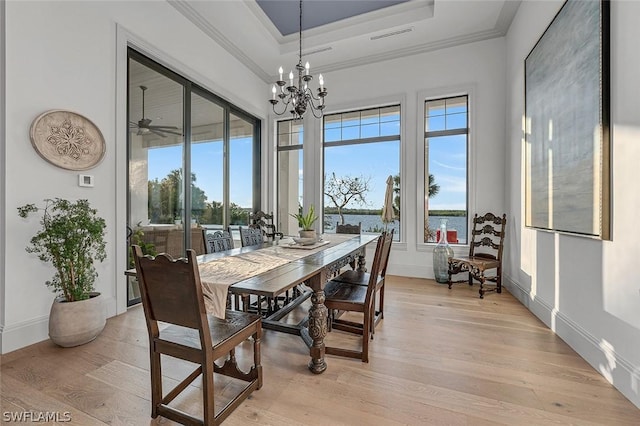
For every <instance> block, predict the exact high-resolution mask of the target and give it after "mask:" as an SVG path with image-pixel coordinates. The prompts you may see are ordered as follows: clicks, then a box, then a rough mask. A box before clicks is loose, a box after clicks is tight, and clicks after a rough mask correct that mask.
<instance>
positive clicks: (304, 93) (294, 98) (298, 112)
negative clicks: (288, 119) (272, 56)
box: [269, 0, 327, 119]
mask: <svg viewBox="0 0 640 426" xmlns="http://www.w3.org/2000/svg"><path fill="white" fill-rule="evenodd" d="M299 36H300V50H299V53H298V65H296V70H297V72H298V77H297V80H298V81H297V83H298V85H297V86H296V85H295V84H294V75H293V70H292V71H290V72H289V82H286V81H284V80H283V79H282V67H280V69H278V73H279V74H280V79H279V80H278V81H276V84H274V85H273V87H272V88H271V99H269V102H271V105H272V106H273V112H274V113H276V114H277V115H282V114H284V113H285V112H287V110H288V109H289V106H291V110H290V111H291V114H292V115H293V118H294V119H300V118H302V117H303V115H304V113H305V112H306V111H307V109H309V110H311V112H312V113H313V116H314V117H315V118H320V117H322V110H323V109H324V97H325V96H327V88H326V87H324V79H323V78H322V74H320V75H319V76H318V83H319V84H320V87H319V88H318V95H317V96H316V95H314V94H313V91H312V90H311V89H310V88H309V82H310V81H311V80H312V79H313V76H312V75H311V74H309V62H307V63H306V64H305V65H304V66H303V65H302V0H300V32H299ZM276 85H277V86H278V87H276ZM285 86H286V87H285ZM278 88H279V90H278ZM280 101H282V104H283V105H284V108H282V111H280V112H278V111H277V110H276V105H278V104H279V103H280Z"/></svg>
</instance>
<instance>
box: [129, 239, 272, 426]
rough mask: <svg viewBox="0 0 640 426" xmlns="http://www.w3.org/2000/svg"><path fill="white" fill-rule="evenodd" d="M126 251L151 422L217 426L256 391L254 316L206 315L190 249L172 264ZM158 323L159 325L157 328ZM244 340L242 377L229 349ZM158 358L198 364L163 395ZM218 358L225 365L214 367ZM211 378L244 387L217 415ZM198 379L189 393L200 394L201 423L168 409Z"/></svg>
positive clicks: (258, 329) (258, 324)
mask: <svg viewBox="0 0 640 426" xmlns="http://www.w3.org/2000/svg"><path fill="white" fill-rule="evenodd" d="M132 247H133V251H134V253H135V256H134V259H135V264H136V273H137V277H138V282H139V283H140V293H141V298H142V306H143V308H144V315H145V319H146V322H147V330H148V332H149V350H150V358H151V362H150V365H151V417H153V418H156V417H158V416H162V417H166V418H168V419H170V420H173V421H176V422H179V423H181V424H188V425H218V424H220V423H222V421H223V420H224V419H225V418H227V416H229V414H231V413H232V411H233V410H235V409H236V407H238V406H239V405H240V404H241V403H242V401H244V400H245V399H246V398H247V397H248V396H249V395H250V394H251V393H252V392H253V391H254V390H257V389H260V388H261V387H262V366H261V364H260V339H261V338H262V321H261V319H260V317H259V316H257V315H253V314H248V313H244V312H236V311H227V312H226V319H220V318H216V317H214V316H212V315H208V314H207V312H206V310H205V307H204V299H203V295H202V287H201V283H200V274H199V272H198V265H197V262H196V255H195V252H194V251H193V250H191V249H189V250H187V258H186V259H178V260H173V259H172V258H171V256H169V255H166V254H160V255H158V256H156V257H155V258H152V257H150V256H144V255H143V254H142V250H141V249H140V246H137V245H133V246H132ZM158 322H162V323H163V327H162V328H160V327H159V325H158ZM167 324H169V325H168V326H166V325H167ZM165 326H166V327H165ZM249 338H251V339H252V340H253V365H252V367H251V369H250V370H249V371H248V372H243V371H241V370H240V369H239V368H238V365H237V363H236V358H235V348H236V346H238V345H240V344H242V343H243V342H245V341H246V340H247V339H249ZM161 355H165V356H171V357H174V358H179V359H182V360H186V361H189V362H192V363H194V364H198V367H197V368H196V369H195V370H194V371H193V372H192V373H191V374H190V375H189V376H187V377H186V378H185V379H184V380H183V381H181V382H180V383H179V384H178V385H177V386H175V387H174V388H173V389H171V390H169V392H167V393H166V394H164V393H163V390H162V381H163V376H162V364H161ZM222 357H225V362H224V364H223V365H222V366H220V365H218V364H216V363H215V361H216V360H217V359H219V358H222ZM214 373H216V374H222V375H225V376H229V377H233V378H235V379H238V380H239V381H244V382H246V383H245V384H244V387H243V388H242V390H240V391H239V392H237V393H235V394H234V395H233V396H232V399H231V400H230V401H229V402H228V403H226V404H225V406H224V407H223V408H222V409H221V410H220V411H219V412H217V413H216V412H215V406H214V399H215V396H214V390H215V388H214ZM200 375H202V385H201V387H202V389H198V388H196V387H194V388H193V391H194V392H196V393H200V392H202V396H203V406H204V407H203V412H204V415H203V419H198V418H196V417H194V416H192V415H191V414H188V413H185V412H184V411H181V410H179V409H177V408H175V407H174V406H170V405H169V404H170V403H171V402H172V401H173V400H174V399H175V398H176V397H177V396H178V395H180V394H181V393H182V392H183V391H184V390H185V389H187V387H188V386H189V384H191V383H192V382H193V381H194V380H195V379H196V378H197V377H198V376H200ZM225 393H226V390H225Z"/></svg>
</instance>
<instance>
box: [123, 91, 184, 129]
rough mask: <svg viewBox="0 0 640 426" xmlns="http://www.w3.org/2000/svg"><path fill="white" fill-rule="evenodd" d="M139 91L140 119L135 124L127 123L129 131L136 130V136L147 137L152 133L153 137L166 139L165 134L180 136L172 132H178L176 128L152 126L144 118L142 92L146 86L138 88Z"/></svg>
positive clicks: (148, 119) (147, 119)
mask: <svg viewBox="0 0 640 426" xmlns="http://www.w3.org/2000/svg"><path fill="white" fill-rule="evenodd" d="M140 90H142V119H140V121H138V122H137V123H134V122H133V121H130V122H129V125H130V127H131V129H138V133H137V135H138V136H142V135H148V134H149V133H153V134H155V135H158V136H161V137H163V138H166V137H167V135H166V133H170V134H172V135H177V136H182V133H179V132H174V131H173V130H178V128H177V127H176V126H152V125H151V121H152V120H151V119H150V118H146V117H145V116H144V92H145V91H146V90H147V86H140Z"/></svg>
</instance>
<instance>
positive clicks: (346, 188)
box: [323, 105, 400, 239]
mask: <svg viewBox="0 0 640 426" xmlns="http://www.w3.org/2000/svg"><path fill="white" fill-rule="evenodd" d="M389 176H392V178H393V182H394V200H393V204H394V211H395V216H396V218H399V217H400V105H393V106H385V107H379V108H370V109H365V110H359V111H350V112H343V113H338V114H330V115H326V116H325V117H324V209H323V213H324V232H335V228H336V224H338V223H342V224H353V225H358V224H360V226H361V229H362V232H381V231H382V230H383V229H384V224H383V223H382V219H381V216H380V213H381V210H382V206H383V204H384V194H385V190H386V187H387V183H386V181H387V178H388V177H389ZM392 228H395V237H394V238H396V239H399V238H400V222H399V219H396V221H395V222H393V223H391V224H389V228H388V229H389V230H390V229H392Z"/></svg>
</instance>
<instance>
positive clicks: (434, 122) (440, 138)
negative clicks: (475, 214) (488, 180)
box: [423, 95, 469, 244]
mask: <svg viewBox="0 0 640 426" xmlns="http://www.w3.org/2000/svg"><path fill="white" fill-rule="evenodd" d="M424 111H425V115H424V122H425V133H424V156H425V158H424V164H425V173H424V200H425V201H424V217H425V227H424V235H423V241H424V242H425V243H433V242H436V234H437V230H438V226H439V224H440V219H441V218H445V219H447V230H448V231H452V230H455V231H456V234H457V237H456V238H457V241H450V242H454V243H455V242H457V243H460V244H465V243H466V242H467V238H468V236H467V232H468V231H467V223H468V202H467V199H468V187H469V185H468V178H467V176H468V148H469V147H468V145H469V126H468V111H469V106H468V96H466V95H465V96H456V97H451V98H444V99H434V100H427V101H425V105H424Z"/></svg>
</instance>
